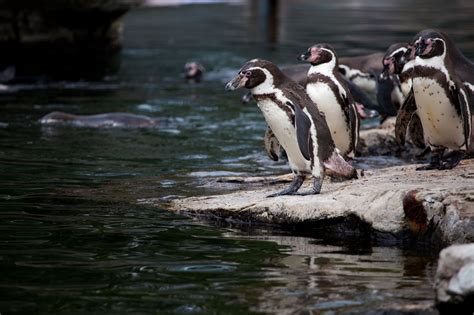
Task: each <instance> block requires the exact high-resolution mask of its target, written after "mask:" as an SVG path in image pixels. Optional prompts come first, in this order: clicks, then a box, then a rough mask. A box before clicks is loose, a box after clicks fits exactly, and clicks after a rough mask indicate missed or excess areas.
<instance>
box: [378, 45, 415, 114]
mask: <svg viewBox="0 0 474 315" xmlns="http://www.w3.org/2000/svg"><path fill="white" fill-rule="evenodd" d="M414 65H415V49H414V47H413V46H412V45H410V44H409V43H395V44H393V45H390V47H389V48H388V49H387V52H386V53H385V56H384V58H383V71H382V74H383V76H385V77H386V76H390V75H397V76H398V83H399V84H398V90H399V91H400V92H401V94H402V97H403V98H402V99H401V102H400V101H399V104H402V103H403V101H404V100H405V98H406V97H407V96H408V93H410V90H411V85H412V82H411V73H412V71H413V66H414ZM398 108H399V106H398V107H397V109H398Z"/></svg>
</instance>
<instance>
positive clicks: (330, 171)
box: [323, 150, 358, 179]
mask: <svg viewBox="0 0 474 315" xmlns="http://www.w3.org/2000/svg"><path fill="white" fill-rule="evenodd" d="M323 164H324V168H325V173H326V175H329V176H330V177H332V178H337V179H356V178H358V176H357V170H356V169H355V168H354V167H352V165H350V164H349V163H347V162H346V160H344V158H343V157H342V156H341V155H340V154H339V153H338V152H337V150H334V151H333V153H332V154H331V156H330V157H329V158H328V159H327V160H326V161H324V162H323Z"/></svg>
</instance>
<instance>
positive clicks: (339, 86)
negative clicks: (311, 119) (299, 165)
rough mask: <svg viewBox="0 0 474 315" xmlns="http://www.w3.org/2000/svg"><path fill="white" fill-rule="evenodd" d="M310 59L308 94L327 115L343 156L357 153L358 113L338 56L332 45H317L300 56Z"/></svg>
mask: <svg viewBox="0 0 474 315" xmlns="http://www.w3.org/2000/svg"><path fill="white" fill-rule="evenodd" d="M298 59H299V60H300V61H304V62H309V63H310V64H311V68H309V71H308V80H307V83H306V93H308V95H309V97H310V98H311V100H312V101H313V102H315V103H317V104H318V108H319V110H320V111H322V112H323V113H324V115H325V117H326V121H327V124H328V126H329V130H330V131H331V136H332V138H333V140H334V144H335V145H336V147H337V148H338V149H339V151H340V152H341V154H342V155H343V156H348V155H350V154H352V155H353V154H354V153H355V149H356V146H357V142H358V140H359V126H360V121H359V116H358V114H357V107H356V104H355V102H354V100H353V98H352V95H351V93H350V91H349V89H348V88H347V85H346V82H345V80H344V79H343V78H342V76H341V74H340V73H339V71H338V59H337V55H336V52H335V50H334V48H332V46H330V45H328V44H317V45H313V46H311V47H309V48H308V49H307V50H306V51H305V52H304V53H302V54H300V55H299V56H298Z"/></svg>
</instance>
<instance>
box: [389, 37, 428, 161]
mask: <svg viewBox="0 0 474 315" xmlns="http://www.w3.org/2000/svg"><path fill="white" fill-rule="evenodd" d="M414 65H415V47H413V45H411V44H409V43H395V44H392V45H390V47H389V48H388V49H387V52H386V53H385V56H384V58H383V67H384V68H383V71H382V74H381V76H384V77H389V76H396V78H397V80H393V79H392V80H393V81H395V82H397V86H396V88H395V89H394V93H392V104H393V107H395V108H396V109H397V110H398V109H399V108H400V107H401V105H402V104H403V102H405V99H406V98H407V97H408V94H409V93H410V90H411V87H412V80H411V78H412V71H413V66H414ZM395 91H396V92H395ZM410 101H411V102H413V101H414V100H413V99H410ZM407 128H408V133H409V134H410V139H411V141H412V142H413V144H414V145H415V146H417V147H418V148H420V149H424V150H429V147H427V146H426V144H425V141H424V136H423V126H422V125H421V121H420V118H419V117H418V114H417V113H416V112H414V113H412V114H411V118H410V122H409V124H408V126H407ZM404 132H406V130H404ZM399 136H400V135H399ZM404 136H405V134H403V137H404ZM427 152H428V151H427ZM424 153H425V152H423V153H422V154H421V155H424Z"/></svg>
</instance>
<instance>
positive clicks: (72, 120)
mask: <svg viewBox="0 0 474 315" xmlns="http://www.w3.org/2000/svg"><path fill="white" fill-rule="evenodd" d="M39 122H40V123H41V124H43V125H55V124H69V125H73V126H77V127H90V128H110V127H119V128H124V127H125V128H132V127H136V128H139V127H153V126H156V125H158V120H157V119H155V118H151V117H148V116H144V115H134V114H129V113H104V114H97V115H73V114H68V113H63V112H52V113H49V114H47V115H45V116H43V117H42V118H41V119H40V120H39Z"/></svg>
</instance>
